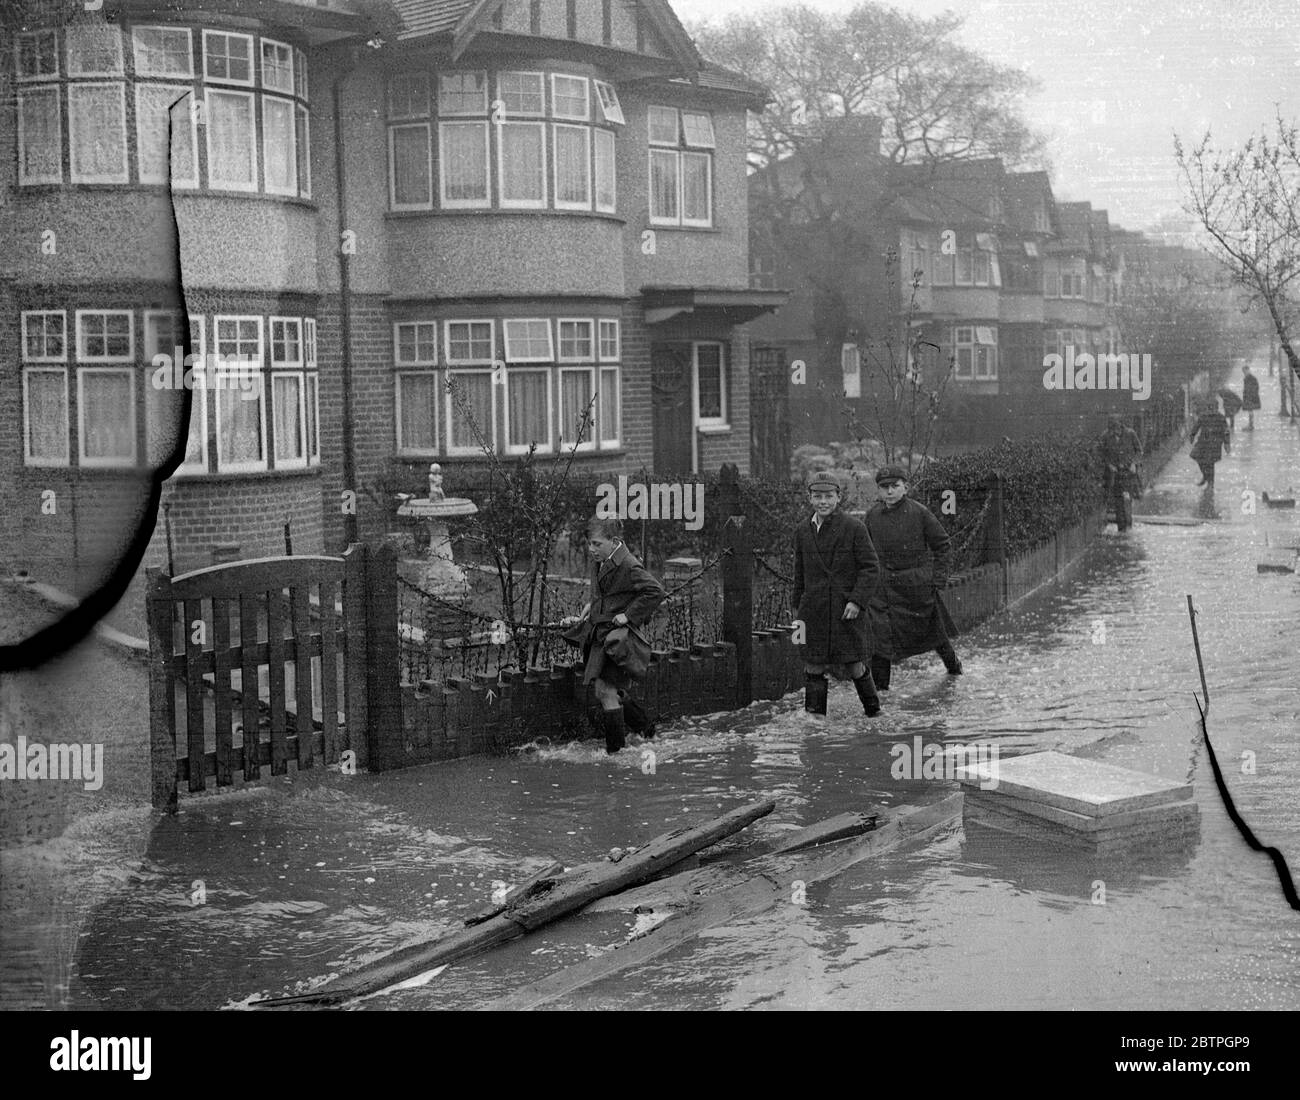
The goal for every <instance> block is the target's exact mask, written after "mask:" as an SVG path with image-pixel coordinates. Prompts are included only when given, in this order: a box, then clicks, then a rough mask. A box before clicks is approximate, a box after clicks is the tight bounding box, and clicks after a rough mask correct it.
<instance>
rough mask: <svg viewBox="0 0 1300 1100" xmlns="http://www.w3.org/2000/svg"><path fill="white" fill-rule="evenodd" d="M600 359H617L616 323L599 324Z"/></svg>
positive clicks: (603, 322) (602, 322)
mask: <svg viewBox="0 0 1300 1100" xmlns="http://www.w3.org/2000/svg"><path fill="white" fill-rule="evenodd" d="M600 357H601V358H602V359H617V358H619V352H618V322H617V321H601V322H600Z"/></svg>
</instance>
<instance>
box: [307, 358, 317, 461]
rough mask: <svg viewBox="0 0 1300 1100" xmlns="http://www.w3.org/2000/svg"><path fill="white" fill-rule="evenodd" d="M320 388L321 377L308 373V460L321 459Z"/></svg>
mask: <svg viewBox="0 0 1300 1100" xmlns="http://www.w3.org/2000/svg"><path fill="white" fill-rule="evenodd" d="M318 389H319V379H318V378H317V376H316V375H314V374H309V375H307V459H308V461H319V459H320V426H319V425H318V424H317V423H316V420H317V415H316V413H317V409H316V403H317V395H318Z"/></svg>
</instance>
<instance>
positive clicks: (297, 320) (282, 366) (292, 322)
mask: <svg viewBox="0 0 1300 1100" xmlns="http://www.w3.org/2000/svg"><path fill="white" fill-rule="evenodd" d="M276 325H284V326H285V327H286V330H288V329H289V328H290V327H292V328H295V329H296V330H297V332H298V358H297V359H286V360H284V361H283V362H279V361H277V360H276V358H275V326H276ZM267 336H268V339H267V341H266V346H267V351H268V353H269V355H270V364H271V369H272V370H304V369H305V367H306V359H307V345H306V343H304V341H303V332H302V318H301V317H271V318H269V321H268V326H267Z"/></svg>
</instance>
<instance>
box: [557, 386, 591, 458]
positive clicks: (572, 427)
mask: <svg viewBox="0 0 1300 1100" xmlns="http://www.w3.org/2000/svg"><path fill="white" fill-rule="evenodd" d="M591 397H592V372H591V371H585V370H566V371H561V372H560V439H561V441H562V442H563V443H564V444H565V445H566V446H572V445H573V444H574V443H575V442H577V443H580V444H585V443H590V442H591V441H592V440H593V439H595V437H596V424H595V418H596V416H597V409H596V407H595V406H594V405H592V404H591ZM589 405H591V408H590V416H591V421H590V422H588V423H587V424H585V425H584V424H583V418H584V417H586V416H587V415H588V406H589Z"/></svg>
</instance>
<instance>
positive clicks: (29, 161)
mask: <svg viewBox="0 0 1300 1100" xmlns="http://www.w3.org/2000/svg"><path fill="white" fill-rule="evenodd" d="M18 133H19V141H18V163H19V169H18V171H19V179H20V180H21V181H22V182H23V183H49V182H57V181H59V180H61V179H62V178H63V148H62V147H63V137H62V133H63V130H62V123H61V122H60V118H59V90H58V89H57V88H40V89H34V90H32V91H26V92H22V93H20V94H19V96H18Z"/></svg>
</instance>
